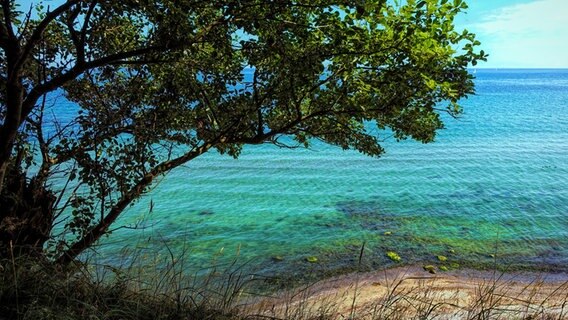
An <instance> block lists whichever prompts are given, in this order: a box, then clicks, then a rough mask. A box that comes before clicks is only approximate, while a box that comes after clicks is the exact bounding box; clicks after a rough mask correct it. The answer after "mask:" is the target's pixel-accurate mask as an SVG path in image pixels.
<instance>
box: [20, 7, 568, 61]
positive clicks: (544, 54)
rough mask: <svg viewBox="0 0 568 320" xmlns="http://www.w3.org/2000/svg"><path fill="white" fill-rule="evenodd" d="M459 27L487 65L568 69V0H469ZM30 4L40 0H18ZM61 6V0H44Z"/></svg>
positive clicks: (460, 18)
mask: <svg viewBox="0 0 568 320" xmlns="http://www.w3.org/2000/svg"><path fill="white" fill-rule="evenodd" d="M466 1H467V3H468V4H469V9H468V10H467V13H466V14H465V15H463V14H462V16H460V17H459V19H458V21H457V23H456V24H457V27H458V28H459V29H464V28H465V29H468V30H470V31H472V32H474V33H476V34H477V36H478V39H479V40H480V41H481V42H482V49H484V50H485V51H486V52H487V53H489V55H490V56H489V60H488V62H486V63H481V64H479V65H478V66H479V67H483V68H568V0H466ZM17 2H18V3H20V4H22V5H24V6H26V7H27V6H29V4H30V2H34V3H38V2H39V1H37V0H17ZM43 2H44V3H45V4H51V5H52V6H53V5H57V4H58V3H61V2H63V1H61V0H44V1H43Z"/></svg>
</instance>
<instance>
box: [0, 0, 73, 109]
mask: <svg viewBox="0 0 568 320" xmlns="http://www.w3.org/2000/svg"><path fill="white" fill-rule="evenodd" d="M81 1H82V0H68V1H67V2H65V3H64V4H62V5H60V6H59V7H58V8H56V9H55V10H53V11H51V12H49V13H47V15H46V16H45V18H44V19H43V20H42V21H41V22H40V23H39V24H38V26H37V27H36V28H35V29H34V31H33V32H32V34H31V36H30V38H29V39H28V41H27V43H26V46H25V47H24V49H23V51H22V53H21V54H20V57H19V59H18V61H17V62H16V65H15V69H14V70H15V72H19V70H20V68H21V67H22V66H23V65H24V63H25V62H26V60H27V59H28V58H29V55H30V54H31V52H32V50H33V48H34V47H35V46H36V45H37V43H38V42H39V41H41V37H42V35H43V32H44V31H45V29H47V27H48V26H49V24H50V23H51V22H52V21H53V20H55V19H56V18H57V17H59V16H60V15H61V14H62V13H63V12H65V11H67V10H68V9H69V8H71V7H72V6H74V5H76V4H78V3H80V2H81ZM5 2H8V0H5ZM36 100H37V99H36ZM34 103H35V102H34Z"/></svg>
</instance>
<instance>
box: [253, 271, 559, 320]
mask: <svg viewBox="0 0 568 320" xmlns="http://www.w3.org/2000/svg"><path fill="white" fill-rule="evenodd" d="M249 307H252V308H253V309H256V310H262V311H261V312H260V314H261V315H263V316H266V317H272V318H278V319H411V318H416V319H432V318H436V319H510V318H514V319H568V274H566V273H538V272H515V273H501V272H492V271H476V270H455V271H449V272H437V273H436V274H431V273H429V272H426V271H425V270H423V268H422V267H421V266H410V267H399V268H394V269H388V270H384V271H374V272H368V273H353V274H348V275H343V276H338V277H335V278H332V279H327V280H324V281H321V282H318V283H315V284H312V285H309V286H305V287H302V288H299V289H296V290H294V291H287V292H285V293H281V294H280V295H277V296H276V297H270V298H263V299H261V300H260V301H257V302H256V303H254V304H253V306H249Z"/></svg>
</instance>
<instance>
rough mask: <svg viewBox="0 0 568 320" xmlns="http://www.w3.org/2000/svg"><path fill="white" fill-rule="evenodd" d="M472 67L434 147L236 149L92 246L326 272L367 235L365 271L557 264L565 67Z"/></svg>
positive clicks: (567, 106)
mask: <svg viewBox="0 0 568 320" xmlns="http://www.w3.org/2000/svg"><path fill="white" fill-rule="evenodd" d="M476 76H477V79H476V85H477V95H476V96H472V97H470V98H469V99H467V100H464V101H463V102H462V104H463V106H464V108H465V113H464V114H463V116H462V117H461V118H460V119H457V120H454V119H447V122H446V124H447V128H446V129H445V130H443V131H441V132H440V133H439V135H438V137H437V139H436V142H435V143H432V144H420V143H417V142H413V141H404V142H402V143H397V142H395V141H394V140H393V139H387V140H386V141H385V143H384V146H385V148H386V150H387V153H386V155H384V156H383V157H382V158H380V159H375V158H369V157H365V156H363V155H360V154H358V153H357V152H345V151H342V150H340V149H337V148H334V147H330V146H327V145H323V144H315V145H314V146H313V148H312V149H311V150H304V149H298V150H288V149H278V148H276V147H274V146H270V145H263V146H254V147H248V148H246V149H245V150H244V152H243V154H242V156H241V157H240V158H239V159H238V160H234V159H232V158H229V157H226V156H220V155H218V154H213V153H212V154H207V155H205V156H203V157H202V158H199V159H196V160H195V161H192V162H191V163H189V164H188V165H187V166H185V167H183V168H180V169H178V170H175V171H174V172H172V173H171V174H170V175H169V176H167V177H166V178H164V179H163V180H162V181H161V182H160V183H159V184H158V185H157V186H156V187H155V189H154V190H153V191H152V192H150V193H149V194H148V195H146V196H145V197H144V199H143V200H142V201H141V202H139V203H138V204H137V205H135V206H134V207H132V208H130V209H129V211H128V212H127V215H125V216H124V217H123V218H122V219H121V220H120V221H119V225H134V224H139V225H144V226H145V227H146V228H145V229H143V230H131V229H120V230H118V231H116V232H114V233H113V234H112V235H111V236H110V237H108V238H105V239H104V240H103V241H102V243H101V245H100V247H99V248H98V252H99V253H100V254H101V255H102V257H103V259H107V261H124V260H125V259H128V258H129V257H132V255H133V253H132V252H133V251H135V252H137V254H140V253H141V252H142V253H144V252H156V251H160V252H163V253H167V251H166V250H165V248H166V247H167V248H169V249H170V250H172V251H173V252H174V254H177V255H181V253H182V252H185V253H184V255H183V258H184V259H186V260H187V261H188V265H193V266H195V267H197V268H199V267H203V266H211V265H214V264H216V263H220V262H221V263H223V262H228V261H232V260H233V259H238V261H242V262H243V263H245V262H246V263H248V265H250V266H251V267H253V268H255V269H256V270H257V271H258V272H264V273H268V274H271V273H279V272H287V273H290V272H292V273H293V272H298V273H300V272H305V270H319V271H322V270H323V271H324V272H327V271H331V272H333V271H334V270H343V268H349V267H354V266H355V264H356V262H355V261H357V259H358V255H359V251H360V249H361V246H362V244H363V243H366V246H365V251H364V252H365V254H364V263H365V264H366V265H367V266H369V267H372V268H382V267H388V266H391V265H394V264H397V263H398V264H402V263H432V264H437V265H438V266H441V265H445V266H447V267H449V268H452V267H454V268H455V267H458V266H457V265H458V264H459V265H460V267H462V266H489V265H492V264H494V263H497V264H499V265H501V266H511V267H518V268H526V267H528V268H545V269H552V270H566V269H567V268H568V267H567V266H568V70H477V72H476ZM385 138H387V137H386V136H385ZM150 202H151V203H152V204H153V211H152V212H151V213H150V210H149V208H150ZM125 248H127V249H128V250H126V251H125V250H124V249H125ZM137 250H138V251H137ZM388 251H394V252H396V253H397V254H399V255H400V257H401V261H400V262H393V261H391V260H390V259H389V258H388V257H387V256H386V252H388ZM440 255H443V256H445V257H446V258H447V261H439V258H438V256H440ZM308 257H316V258H317V260H318V261H317V262H316V263H310V262H308V261H307V258H308ZM442 259H443V258H442Z"/></svg>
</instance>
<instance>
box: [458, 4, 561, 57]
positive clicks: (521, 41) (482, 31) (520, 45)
mask: <svg viewBox="0 0 568 320" xmlns="http://www.w3.org/2000/svg"><path fill="white" fill-rule="evenodd" d="M467 3H468V4H469V9H468V11H467V14H465V15H462V16H461V17H460V18H459V19H458V21H457V23H456V24H457V26H458V28H461V29H463V28H466V29H468V30H470V31H472V32H474V33H475V34H477V36H478V39H479V41H481V43H482V48H483V49H484V50H485V51H486V52H487V53H489V55H490V56H489V59H488V61H487V62H486V63H480V64H479V65H478V66H479V67H483V68H568V0H469V1H467Z"/></svg>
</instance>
